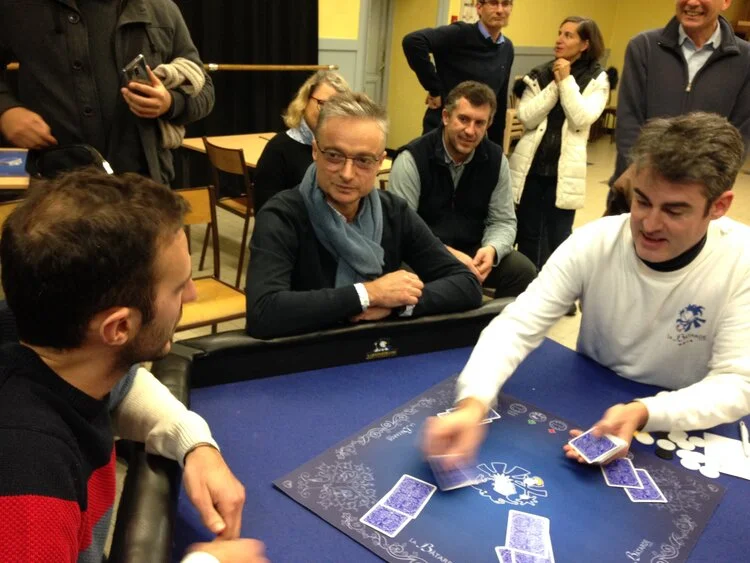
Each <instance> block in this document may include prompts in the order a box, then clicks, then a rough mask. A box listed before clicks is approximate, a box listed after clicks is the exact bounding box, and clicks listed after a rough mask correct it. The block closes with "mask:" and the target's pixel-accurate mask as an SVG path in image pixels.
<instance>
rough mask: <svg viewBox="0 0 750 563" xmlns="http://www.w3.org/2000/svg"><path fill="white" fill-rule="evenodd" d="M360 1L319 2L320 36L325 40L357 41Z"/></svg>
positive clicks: (321, 0) (333, 0) (325, 0)
mask: <svg viewBox="0 0 750 563" xmlns="http://www.w3.org/2000/svg"><path fill="white" fill-rule="evenodd" d="M358 32H359V0H319V2H318V36H319V37H321V38H325V39H357V37H358V35H359V33H358Z"/></svg>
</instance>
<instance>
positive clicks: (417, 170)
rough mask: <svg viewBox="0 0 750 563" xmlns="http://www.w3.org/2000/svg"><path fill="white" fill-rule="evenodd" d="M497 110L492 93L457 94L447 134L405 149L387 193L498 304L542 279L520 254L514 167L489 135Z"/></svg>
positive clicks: (473, 87)
mask: <svg viewBox="0 0 750 563" xmlns="http://www.w3.org/2000/svg"><path fill="white" fill-rule="evenodd" d="M496 106H497V103H496V101H495V94H493V92H492V90H490V88H489V87H488V86H487V85H485V84H480V83H479V82H473V81H467V82H462V83H461V84H459V85H458V86H456V87H455V88H454V89H453V90H451V91H450V93H449V94H448V97H447V98H446V100H445V109H443V123H442V125H441V127H439V128H438V129H435V130H434V131H430V132H429V133H427V134H426V135H423V136H421V137H419V138H418V139H415V140H413V141H412V142H411V143H409V144H408V145H406V147H404V149H403V151H402V152H401V153H400V154H399V155H398V157H397V158H396V160H395V161H394V163H393V168H392V169H391V174H390V178H389V180H388V191H389V192H390V193H394V194H396V195H398V196H401V197H402V198H404V199H405V200H406V202H407V204H408V205H409V207H411V208H412V209H413V210H414V211H416V212H417V213H418V214H419V216H420V217H421V218H422V219H424V221H425V223H427V226H428V227H430V229H431V230H432V232H433V234H434V235H435V236H436V237H438V238H439V239H440V240H441V242H443V244H445V248H446V249H447V250H448V251H449V252H450V253H451V254H453V255H454V256H455V257H456V258H457V259H458V260H459V261H460V262H461V263H462V264H464V265H465V266H466V267H467V268H469V270H471V272H472V273H473V274H474V276H475V277H476V278H477V281H478V282H479V283H481V284H483V285H485V286H487V287H491V288H493V289H494V290H495V297H516V296H517V295H519V294H520V293H522V292H523V291H524V290H525V289H526V286H528V285H529V283H531V281H532V280H533V279H534V278H535V277H536V273H537V272H536V267H535V266H534V264H533V263H532V262H531V260H529V259H528V258H526V256H524V255H523V254H521V253H520V252H518V251H516V250H513V246H514V244H515V239H516V214H515V211H514V209H513V194H512V193H511V187H510V172H509V167H508V160H507V159H506V158H505V156H504V155H503V150H502V148H501V147H500V146H499V145H497V144H495V143H493V142H492V141H490V140H489V139H488V138H487V136H486V135H485V132H486V131H487V128H488V127H489V125H490V124H491V123H492V117H493V115H494V112H495V108H496Z"/></svg>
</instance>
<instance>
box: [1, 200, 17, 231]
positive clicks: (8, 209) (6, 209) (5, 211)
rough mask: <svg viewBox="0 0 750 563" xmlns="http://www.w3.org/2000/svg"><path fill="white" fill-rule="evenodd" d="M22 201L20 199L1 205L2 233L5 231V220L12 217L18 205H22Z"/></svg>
mask: <svg viewBox="0 0 750 563" xmlns="http://www.w3.org/2000/svg"><path fill="white" fill-rule="evenodd" d="M21 201H22V200H20V199H14V200H13V201H4V202H2V203H0V231H2V229H3V225H4V224H5V220H6V219H7V218H8V215H10V214H11V213H12V212H13V210H14V209H15V208H16V207H18V204H19V203H21Z"/></svg>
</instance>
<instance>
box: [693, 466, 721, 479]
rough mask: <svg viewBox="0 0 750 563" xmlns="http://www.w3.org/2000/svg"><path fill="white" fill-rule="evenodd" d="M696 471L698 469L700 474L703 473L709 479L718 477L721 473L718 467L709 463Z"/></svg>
mask: <svg viewBox="0 0 750 563" xmlns="http://www.w3.org/2000/svg"><path fill="white" fill-rule="evenodd" d="M698 471H700V474H701V475H703V476H704V477H708V478H709V479H718V478H719V475H721V473H719V470H718V469H716V468H715V467H713V466H709V465H706V466H704V467H701V468H700V469H699V470H698Z"/></svg>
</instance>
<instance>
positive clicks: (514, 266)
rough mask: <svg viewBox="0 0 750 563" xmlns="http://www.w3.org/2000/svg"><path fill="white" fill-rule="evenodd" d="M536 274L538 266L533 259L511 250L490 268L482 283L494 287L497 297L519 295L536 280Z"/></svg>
mask: <svg viewBox="0 0 750 563" xmlns="http://www.w3.org/2000/svg"><path fill="white" fill-rule="evenodd" d="M472 256H473V255H472ZM536 274H537V269H536V266H534V264H532V263H531V260H529V259H528V258H526V256H524V255H523V254H521V253H520V252H518V251H516V250H511V251H510V254H508V255H506V256H505V257H504V258H503V259H502V260H500V263H499V264H498V265H497V266H495V267H494V268H492V270H490V273H489V274H488V275H487V278H486V279H485V280H484V283H483V284H482V285H483V286H485V287H491V288H492V289H494V290H495V297H496V298H497V297H517V296H519V295H520V294H521V293H523V292H524V291H525V290H526V287H527V286H528V285H529V284H530V283H531V282H532V281H534V278H535V277H536Z"/></svg>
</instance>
